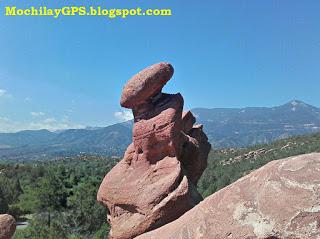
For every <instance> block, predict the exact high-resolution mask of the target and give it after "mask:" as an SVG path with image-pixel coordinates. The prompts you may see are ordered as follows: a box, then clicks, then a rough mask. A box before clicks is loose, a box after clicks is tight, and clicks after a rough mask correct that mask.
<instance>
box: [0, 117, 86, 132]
mask: <svg viewBox="0 0 320 239" xmlns="http://www.w3.org/2000/svg"><path fill="white" fill-rule="evenodd" d="M81 128H85V126H84V125H81V124H77V123H73V122H70V121H69V120H68V119H66V118H65V117H63V118H62V119H55V118H45V119H42V120H40V119H39V120H35V121H32V122H28V123H24V122H18V121H13V120H10V119H8V118H6V117H0V132H17V131H21V130H40V129H47V130H50V131H56V130H64V129H81Z"/></svg>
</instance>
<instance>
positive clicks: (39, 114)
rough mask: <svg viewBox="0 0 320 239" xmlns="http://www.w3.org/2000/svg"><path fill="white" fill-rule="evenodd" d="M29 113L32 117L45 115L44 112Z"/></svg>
mask: <svg viewBox="0 0 320 239" xmlns="http://www.w3.org/2000/svg"><path fill="white" fill-rule="evenodd" d="M30 114H31V115H32V116H33V117H40V116H45V115H46V114H45V113H43V112H41V111H40V112H30Z"/></svg>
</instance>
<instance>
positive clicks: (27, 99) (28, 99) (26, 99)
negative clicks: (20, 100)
mask: <svg viewBox="0 0 320 239" xmlns="http://www.w3.org/2000/svg"><path fill="white" fill-rule="evenodd" d="M31 100H32V99H31V98H30V97H26V98H24V101H25V102H30V101H31Z"/></svg>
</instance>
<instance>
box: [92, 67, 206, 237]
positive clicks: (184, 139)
mask: <svg viewBox="0 0 320 239" xmlns="http://www.w3.org/2000/svg"><path fill="white" fill-rule="evenodd" d="M172 73H173V68H172V66H171V65H170V64H168V63H160V64H157V65H153V66H151V67H149V68H147V69H145V70H143V71H142V72H140V73H139V74H138V75H136V76H134V77H133V78H132V79H131V80H130V81H129V82H128V83H127V85H126V86H125V87H124V90H123V93H122V98H121V105H122V106H125V107H128V108H133V114H134V126H133V143H132V144H131V145H129V147H128V149H127V150H126V152H125V155H124V158H123V160H121V161H120V162H119V163H118V164H117V165H116V166H115V167H114V168H113V169H112V170H111V171H110V172H109V173H108V174H107V175H106V176H105V178H104V180H103V182H102V183H101V185H100V188H99V191H98V195H97V200H98V201H99V202H101V203H102V204H103V205H104V206H106V207H107V208H108V209H109V212H108V221H109V223H110V224H111V231H110V235H109V236H110V238H113V239H129V238H133V237H134V236H137V235H140V234H142V233H144V232H147V231H150V230H153V229H155V228H158V227H160V226H162V225H165V224H166V223H169V222H171V221H173V220H175V219H177V218H178V217H180V216H181V215H182V214H184V213H185V212H186V211H188V210H189V209H191V208H192V207H193V206H195V205H196V204H197V203H199V201H200V200H202V198H201V196H200V194H199V193H198V192H197V190H196V187H195V184H196V183H197V181H198V178H199V177H200V176H201V174H202V172H203V170H204V169H205V166H206V163H207V155H208V152H209V150H210V147H211V146H210V144H209V143H208V141H207V138H206V136H205V134H204V133H203V132H202V128H199V127H193V124H194V117H193V116H192V114H191V112H189V113H187V114H185V115H184V117H183V116H182V109H183V98H182V96H181V95H180V94H173V95H170V94H164V93H161V89H162V87H163V85H164V84H165V83H166V82H167V81H168V80H169V79H170V78H171V76H172ZM187 134H190V135H187ZM200 150H203V152H200Z"/></svg>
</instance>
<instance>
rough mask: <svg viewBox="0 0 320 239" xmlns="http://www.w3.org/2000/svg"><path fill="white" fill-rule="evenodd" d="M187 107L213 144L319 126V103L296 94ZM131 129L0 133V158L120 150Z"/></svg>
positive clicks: (242, 143)
mask: <svg viewBox="0 0 320 239" xmlns="http://www.w3.org/2000/svg"><path fill="white" fill-rule="evenodd" d="M192 112H193V113H194V115H195V116H196V118H197V122H198V123H201V124H203V125H204V130H205V132H206V134H207V135H208V138H209V140H210V142H211V143H212V144H213V146H214V148H225V147H246V146H250V145H255V144H262V143H269V142H272V141H275V140H278V139H282V138H286V137H289V136H293V135H302V134H309V133H314V132H318V131H320V109H319V108H317V107H314V106H311V105H308V104H306V103H304V102H302V101H298V100H294V101H291V102H289V103H287V104H284V105H281V106H277V107H271V108H267V107H248V108H241V109H233V108H215V109H205V108H196V109H193V110H192ZM131 130H132V121H128V122H125V123H119V124H114V125H111V126H108V127H102V128H99V127H88V128H86V129H69V130H64V131H59V132H50V131H47V130H28V131H21V132H17V133H0V160H1V159H16V160H24V159H26V160H28V159H39V160H41V159H50V158H56V157H64V156H74V155H79V154H93V155H94V154H97V155H103V156H122V154H123V152H124V150H125V149H126V147H127V146H128V145H129V143H130V142H131V137H132V132H131Z"/></svg>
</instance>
